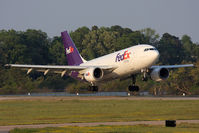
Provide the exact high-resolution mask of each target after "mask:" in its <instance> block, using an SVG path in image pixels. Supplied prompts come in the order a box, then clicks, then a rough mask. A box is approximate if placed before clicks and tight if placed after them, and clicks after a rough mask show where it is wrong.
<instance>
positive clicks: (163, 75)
mask: <svg viewBox="0 0 199 133" xmlns="http://www.w3.org/2000/svg"><path fill="white" fill-rule="evenodd" d="M150 76H151V79H152V80H155V81H163V80H166V79H168V77H169V70H168V69H167V68H156V69H154V70H153V71H152V72H151V74H150Z"/></svg>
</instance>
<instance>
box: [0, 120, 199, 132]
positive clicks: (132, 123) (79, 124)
mask: <svg viewBox="0 0 199 133" xmlns="http://www.w3.org/2000/svg"><path fill="white" fill-rule="evenodd" d="M180 123H199V120H177V121H176V124H177V125H178V124H180ZM139 124H145V125H161V126H163V125H165V121H130V122H94V123H63V124H38V125H11V126H0V133H8V132H9V131H10V130H12V129H14V128H45V127H64V126H80V127H84V126H98V125H139Z"/></svg>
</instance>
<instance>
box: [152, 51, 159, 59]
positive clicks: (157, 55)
mask: <svg viewBox="0 0 199 133" xmlns="http://www.w3.org/2000/svg"><path fill="white" fill-rule="evenodd" d="M159 57H160V54H159V52H158V51H157V50H156V51H154V52H153V58H154V61H155V62H157V61H158V60H159Z"/></svg>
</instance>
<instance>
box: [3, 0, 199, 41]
mask: <svg viewBox="0 0 199 133" xmlns="http://www.w3.org/2000/svg"><path fill="white" fill-rule="evenodd" d="M93 25H97V26H106V27H108V26H113V25H121V26H122V27H128V28H131V29H132V30H140V29H143V28H147V27H150V28H153V29H155V30H156V31H157V33H159V34H162V33H165V32H168V33H170V34H172V35H175V36H178V37H181V36H182V35H184V34H188V35H189V36H191V38H192V40H193V42H199V0H0V30H2V29H11V28H12V29H15V30H23V31H25V30H26V29H29V28H33V29H41V30H42V31H44V32H46V33H47V34H48V35H49V36H50V37H53V36H60V32H61V31H63V30H68V31H71V30H75V29H77V28H79V27H81V26H87V27H89V28H91V27H92V26H93Z"/></svg>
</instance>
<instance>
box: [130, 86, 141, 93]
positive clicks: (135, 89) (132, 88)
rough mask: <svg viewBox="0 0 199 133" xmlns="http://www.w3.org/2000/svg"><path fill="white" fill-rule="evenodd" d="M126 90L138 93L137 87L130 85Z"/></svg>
mask: <svg viewBox="0 0 199 133" xmlns="http://www.w3.org/2000/svg"><path fill="white" fill-rule="evenodd" d="M128 89H129V91H130V92H138V91H139V86H133V85H130V86H129V88H128Z"/></svg>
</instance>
